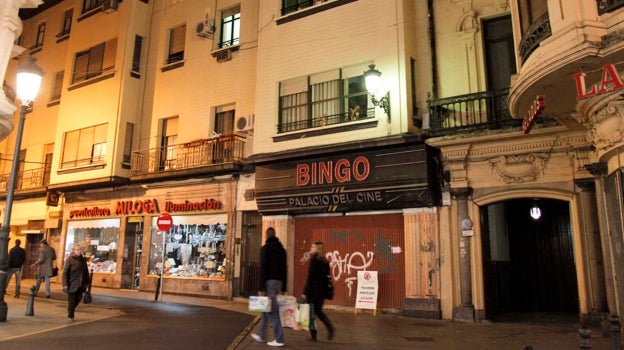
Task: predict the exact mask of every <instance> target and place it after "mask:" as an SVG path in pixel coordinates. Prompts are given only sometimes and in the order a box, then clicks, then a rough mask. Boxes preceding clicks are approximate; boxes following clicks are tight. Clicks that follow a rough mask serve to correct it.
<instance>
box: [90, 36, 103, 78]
mask: <svg viewBox="0 0 624 350" xmlns="http://www.w3.org/2000/svg"><path fill="white" fill-rule="evenodd" d="M105 47H106V45H105V43H101V44H100V45H97V46H94V47H92V48H91V50H89V65H88V67H87V79H88V78H91V77H94V76H98V75H100V74H101V73H102V62H103V60H104V48H105Z"/></svg>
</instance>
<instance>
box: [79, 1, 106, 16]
mask: <svg viewBox="0 0 624 350" xmlns="http://www.w3.org/2000/svg"><path fill="white" fill-rule="evenodd" d="M103 2H104V0H84V2H83V3H82V13H85V12H89V11H91V10H93V9H95V8H97V7H99V6H102V3H103Z"/></svg>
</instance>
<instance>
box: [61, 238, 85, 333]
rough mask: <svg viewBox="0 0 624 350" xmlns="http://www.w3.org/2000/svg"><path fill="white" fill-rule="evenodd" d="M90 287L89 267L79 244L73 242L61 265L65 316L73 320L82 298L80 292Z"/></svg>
mask: <svg viewBox="0 0 624 350" xmlns="http://www.w3.org/2000/svg"><path fill="white" fill-rule="evenodd" d="M89 287H90V281H89V268H88V267H87V262H86V260H85V258H84V256H82V247H81V246H80V244H74V247H73V248H72V252H71V254H70V255H69V256H68V257H67V260H65V266H64V267H63V292H65V293H67V317H68V319H69V321H73V320H74V311H75V310H76V307H77V306H78V304H79V303H80V300H81V299H82V293H83V292H84V291H86V290H87V288H89Z"/></svg>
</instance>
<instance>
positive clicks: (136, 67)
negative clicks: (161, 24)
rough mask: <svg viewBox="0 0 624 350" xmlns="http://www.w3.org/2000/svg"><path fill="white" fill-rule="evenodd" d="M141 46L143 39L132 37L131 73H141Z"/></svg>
mask: <svg viewBox="0 0 624 350" xmlns="http://www.w3.org/2000/svg"><path fill="white" fill-rule="evenodd" d="M142 46H143V37H142V36H140V35H135V36H134V53H133V54H132V72H134V73H140V72H141V47H142Z"/></svg>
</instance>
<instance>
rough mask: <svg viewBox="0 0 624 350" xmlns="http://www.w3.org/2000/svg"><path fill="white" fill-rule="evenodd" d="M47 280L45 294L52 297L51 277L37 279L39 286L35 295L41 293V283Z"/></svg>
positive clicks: (36, 287)
mask: <svg viewBox="0 0 624 350" xmlns="http://www.w3.org/2000/svg"><path fill="white" fill-rule="evenodd" d="M43 280H45V293H46V296H47V297H49V296H50V276H44V277H37V284H35V295H37V293H39V287H40V286H41V281H43Z"/></svg>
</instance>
